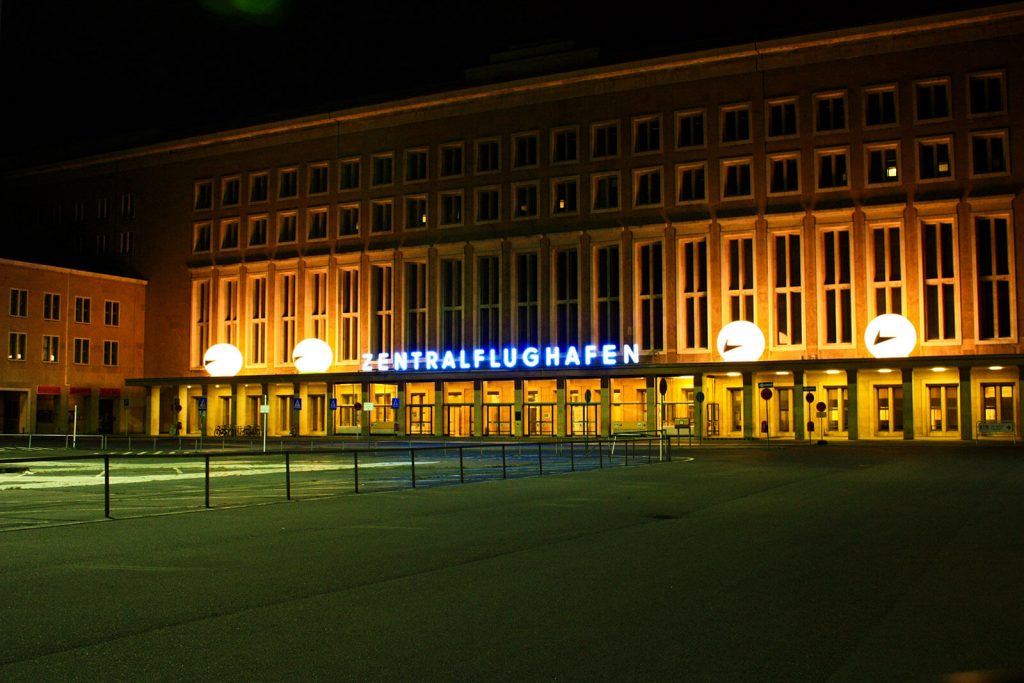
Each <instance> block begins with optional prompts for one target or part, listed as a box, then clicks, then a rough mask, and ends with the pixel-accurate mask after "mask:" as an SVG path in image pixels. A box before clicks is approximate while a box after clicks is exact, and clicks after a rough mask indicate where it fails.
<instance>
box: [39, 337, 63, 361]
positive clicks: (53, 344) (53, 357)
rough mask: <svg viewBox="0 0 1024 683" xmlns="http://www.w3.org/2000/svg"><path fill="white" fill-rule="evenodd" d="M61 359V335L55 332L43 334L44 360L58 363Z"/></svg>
mask: <svg viewBox="0 0 1024 683" xmlns="http://www.w3.org/2000/svg"><path fill="white" fill-rule="evenodd" d="M59 361H60V337H58V336H56V335H53V334H44V335H43V362H44V363H57V362H59Z"/></svg>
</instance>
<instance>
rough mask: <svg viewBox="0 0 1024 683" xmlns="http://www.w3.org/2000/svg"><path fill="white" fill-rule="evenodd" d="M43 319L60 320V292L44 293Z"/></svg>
mask: <svg viewBox="0 0 1024 683" xmlns="http://www.w3.org/2000/svg"><path fill="white" fill-rule="evenodd" d="M43 320H60V294H54V293H51V292H45V293H44V294H43Z"/></svg>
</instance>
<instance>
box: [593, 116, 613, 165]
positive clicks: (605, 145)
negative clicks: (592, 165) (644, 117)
mask: <svg viewBox="0 0 1024 683" xmlns="http://www.w3.org/2000/svg"><path fill="white" fill-rule="evenodd" d="M590 136H591V148H590V156H591V157H592V158H594V159H600V158H603V157H614V156H618V154H619V122H618V121H608V122H605V123H595V124H594V125H593V126H591V128H590Z"/></svg>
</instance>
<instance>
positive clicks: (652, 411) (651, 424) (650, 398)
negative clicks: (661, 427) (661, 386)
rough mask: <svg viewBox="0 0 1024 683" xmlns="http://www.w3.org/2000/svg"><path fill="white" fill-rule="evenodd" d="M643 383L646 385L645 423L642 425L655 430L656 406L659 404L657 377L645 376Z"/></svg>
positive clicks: (656, 419) (656, 427)
mask: <svg viewBox="0 0 1024 683" xmlns="http://www.w3.org/2000/svg"><path fill="white" fill-rule="evenodd" d="M644 385H645V386H646V387H647V392H646V396H647V424H646V425H644V429H646V430H647V431H649V432H653V431H656V430H657V429H658V418H659V417H660V415H658V407H659V406H660V405H661V401H660V400H659V399H660V398H661V394H659V393H658V378H657V377H645V378H644Z"/></svg>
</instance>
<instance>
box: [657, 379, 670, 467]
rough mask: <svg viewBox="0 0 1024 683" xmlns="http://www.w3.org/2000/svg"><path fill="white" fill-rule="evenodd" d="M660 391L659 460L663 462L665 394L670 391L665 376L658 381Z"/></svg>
mask: <svg viewBox="0 0 1024 683" xmlns="http://www.w3.org/2000/svg"><path fill="white" fill-rule="evenodd" d="M658 393H659V394H661V422H660V423H659V424H658V462H661V461H662V460H663V459H664V455H665V453H664V450H665V394H667V393H668V381H666V380H665V378H664V377H662V378H661V382H659V383H658Z"/></svg>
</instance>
